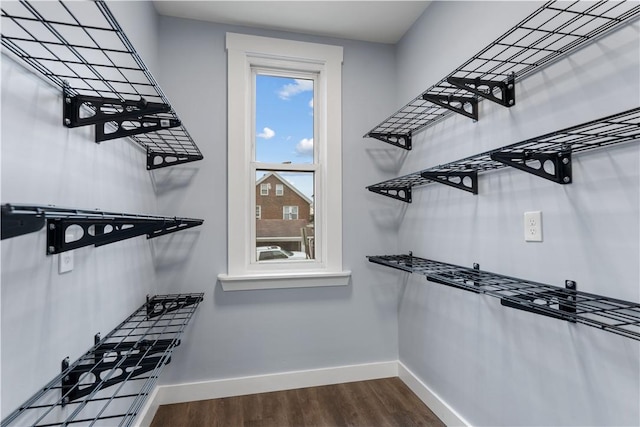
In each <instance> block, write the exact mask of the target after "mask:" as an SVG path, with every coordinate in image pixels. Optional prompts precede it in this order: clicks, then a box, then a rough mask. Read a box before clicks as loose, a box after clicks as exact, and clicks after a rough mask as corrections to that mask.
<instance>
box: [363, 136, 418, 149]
mask: <svg viewBox="0 0 640 427" xmlns="http://www.w3.org/2000/svg"><path fill="white" fill-rule="evenodd" d="M367 136H368V137H370V138H375V139H377V140H379V141H382V142H386V143H387V144H391V145H395V146H396V147H400V148H404V149H405V150H411V134H410V133H409V134H395V133H368V134H367Z"/></svg>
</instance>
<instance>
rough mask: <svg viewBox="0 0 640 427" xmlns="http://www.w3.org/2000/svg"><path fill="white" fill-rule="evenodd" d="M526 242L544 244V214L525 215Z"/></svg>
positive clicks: (531, 213) (526, 213) (537, 212)
mask: <svg viewBox="0 0 640 427" xmlns="http://www.w3.org/2000/svg"><path fill="white" fill-rule="evenodd" d="M524 240H525V242H542V212H540V211H534V212H525V213H524Z"/></svg>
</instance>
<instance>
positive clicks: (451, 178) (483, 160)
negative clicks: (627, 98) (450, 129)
mask: <svg viewBox="0 0 640 427" xmlns="http://www.w3.org/2000/svg"><path fill="white" fill-rule="evenodd" d="M639 138H640V108H634V109H632V110H628V111H623V112H621V113H618V114H614V115H611V116H607V117H603V118H601V119H597V120H593V121H590V122H587V123H583V124H580V125H577V126H572V127H570V128H566V129H562V130H559V131H555V132H551V133H548V134H545V135H541V136H538V137H535V138H531V139H527V140H525V141H521V142H517V143H515V144H511V145H507V146H505V147H502V148H499V149H496V150H491V151H486V152H484V153H480V154H476V155H473V156H469V157H466V158H464V159H460V160H456V161H453V162H450V163H446V164H444V165H438V166H434V167H431V168H428V169H424V170H422V171H419V172H414V173H411V174H408V175H404V176H401V177H398V178H392V179H390V180H387V181H383V182H379V183H377V184H374V185H371V186H369V187H367V188H368V189H369V190H370V191H374V192H376V193H378V194H382V195H384V196H389V197H393V198H396V199H398V200H403V201H405V200H404V199H403V198H402V197H395V196H396V194H395V193H393V192H390V191H389V189H399V188H402V189H403V190H404V191H405V192H406V191H410V190H411V189H412V188H415V187H419V186H423V185H425V184H428V183H431V182H437V183H441V184H445V185H449V186H451V187H454V188H458V189H460V190H464V191H468V192H470V193H473V194H477V193H478V182H477V179H478V178H477V176H478V174H479V173H480V172H490V171H493V170H497V169H502V168H506V167H513V168H516V169H520V170H522V171H525V172H528V173H531V174H533V175H536V176H538V177H542V178H545V179H547V180H550V181H552V182H555V183H558V184H563V185H564V184H570V183H571V182H572V181H573V177H572V173H571V163H572V156H573V154H574V153H582V152H585V151H590V150H595V149H600V148H604V147H607V146H609V145H614V144H621V143H625V142H630V141H635V140H638V139H639Z"/></svg>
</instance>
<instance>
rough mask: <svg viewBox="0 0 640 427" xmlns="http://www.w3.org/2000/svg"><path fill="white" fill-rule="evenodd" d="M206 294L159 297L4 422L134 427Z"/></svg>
mask: <svg viewBox="0 0 640 427" xmlns="http://www.w3.org/2000/svg"><path fill="white" fill-rule="evenodd" d="M203 296H204V294H203V293H195V294H173V295H156V296H154V297H153V298H147V302H146V303H144V304H143V305H142V306H141V307H140V308H139V309H138V310H136V311H135V312H134V313H133V314H132V315H131V316H129V317H128V318H127V319H126V320H125V321H123V322H122V323H121V324H120V325H118V326H117V327H116V328H115V329H114V330H113V331H111V332H110V333H109V334H108V335H107V336H105V337H104V338H100V337H99V335H97V336H96V343H95V345H94V346H93V347H92V348H91V349H89V351H87V352H86V353H85V354H84V355H82V356H81V357H80V358H79V359H78V360H76V361H75V362H74V363H69V361H68V360H67V359H65V361H63V363H62V366H63V367H62V372H61V373H60V375H58V376H57V377H55V378H54V379H53V380H51V381H50V382H49V383H48V384H47V385H46V386H44V387H43V388H42V389H41V390H39V391H38V392H37V393H36V394H35V395H33V396H32V397H31V398H30V399H28V400H27V401H26V402H25V403H23V404H22V405H20V407H19V408H18V409H16V410H15V411H14V412H12V413H11V414H9V415H8V416H7V417H6V418H5V419H4V420H2V422H1V423H0V424H1V425H2V426H3V427H5V426H27V425H30V426H66V425H78V424H80V425H92V426H93V425H96V426H114V425H119V426H129V425H131V424H132V423H133V422H134V420H135V417H136V415H137V414H138V412H139V411H140V409H141V408H142V405H143V404H144V402H145V400H146V399H147V397H148V396H149V394H150V393H151V392H152V391H153V387H154V385H155V383H156V380H157V379H158V377H159V376H160V374H161V373H162V370H163V369H164V367H165V365H166V364H168V363H169V362H170V361H171V354H172V353H173V351H174V349H175V348H176V347H177V346H178V345H180V337H181V336H182V334H183V332H184V330H185V328H186V326H187V324H188V323H189V321H190V320H191V318H192V316H193V314H194V312H195V310H196V309H197V307H198V304H200V302H201V301H202V299H203Z"/></svg>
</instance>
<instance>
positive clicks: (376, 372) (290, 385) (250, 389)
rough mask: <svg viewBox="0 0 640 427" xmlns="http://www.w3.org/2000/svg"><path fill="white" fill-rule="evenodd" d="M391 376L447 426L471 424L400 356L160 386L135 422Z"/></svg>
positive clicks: (141, 423)
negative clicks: (193, 407) (167, 410)
mask: <svg viewBox="0 0 640 427" xmlns="http://www.w3.org/2000/svg"><path fill="white" fill-rule="evenodd" d="M390 377H399V378H400V379H401V380H402V381H403V382H404V383H405V384H406V385H407V386H408V387H409V388H410V389H411V391H413V392H414V393H415V394H416V396H418V397H419V398H420V400H422V401H423V402H424V403H425V404H426V405H427V406H428V407H429V408H430V409H431V410H432V411H433V412H434V413H435V414H436V416H438V418H440V419H441V420H442V422H444V423H445V424H446V425H447V426H464V427H468V426H471V424H469V423H468V422H467V421H466V420H465V419H464V418H462V417H461V416H460V415H459V414H458V413H457V412H456V411H455V410H454V409H453V408H452V407H451V406H449V404H447V402H445V401H444V400H442V399H441V398H440V397H439V396H438V395H437V394H436V393H434V392H433V391H432V390H431V389H430V388H429V387H427V385H426V384H425V383H423V382H422V381H421V380H420V379H419V378H418V377H416V375H415V374H414V373H413V372H411V371H410V370H409V369H408V368H407V367H406V366H404V364H402V362H400V361H397V360H394V361H389V362H377V363H365V364H362V365H349V366H338V367H334V368H323V369H311V370H307V371H293V372H281V373H277V374H268V375H256V376H251V377H240V378H229V379H224V380H213V381H203V382H194V383H186V384H178V385H165V386H158V387H156V388H155V390H154V391H153V393H151V395H150V396H149V399H148V400H147V404H146V405H145V407H144V408H143V409H142V411H140V415H139V417H138V419H137V420H136V426H138V427H148V426H150V425H151V422H152V421H153V417H154V416H155V414H156V411H157V410H158V407H159V406H160V405H169V404H172V403H183V402H194V401H197V400H207V399H218V398H221V397H231V396H242V395H246V394H254V393H267V392H271V391H280V390H292V389H296V388H304V387H317V386H322V385H330V384H341V383H348V382H353V381H366V380H374V379H379V378H390Z"/></svg>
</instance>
